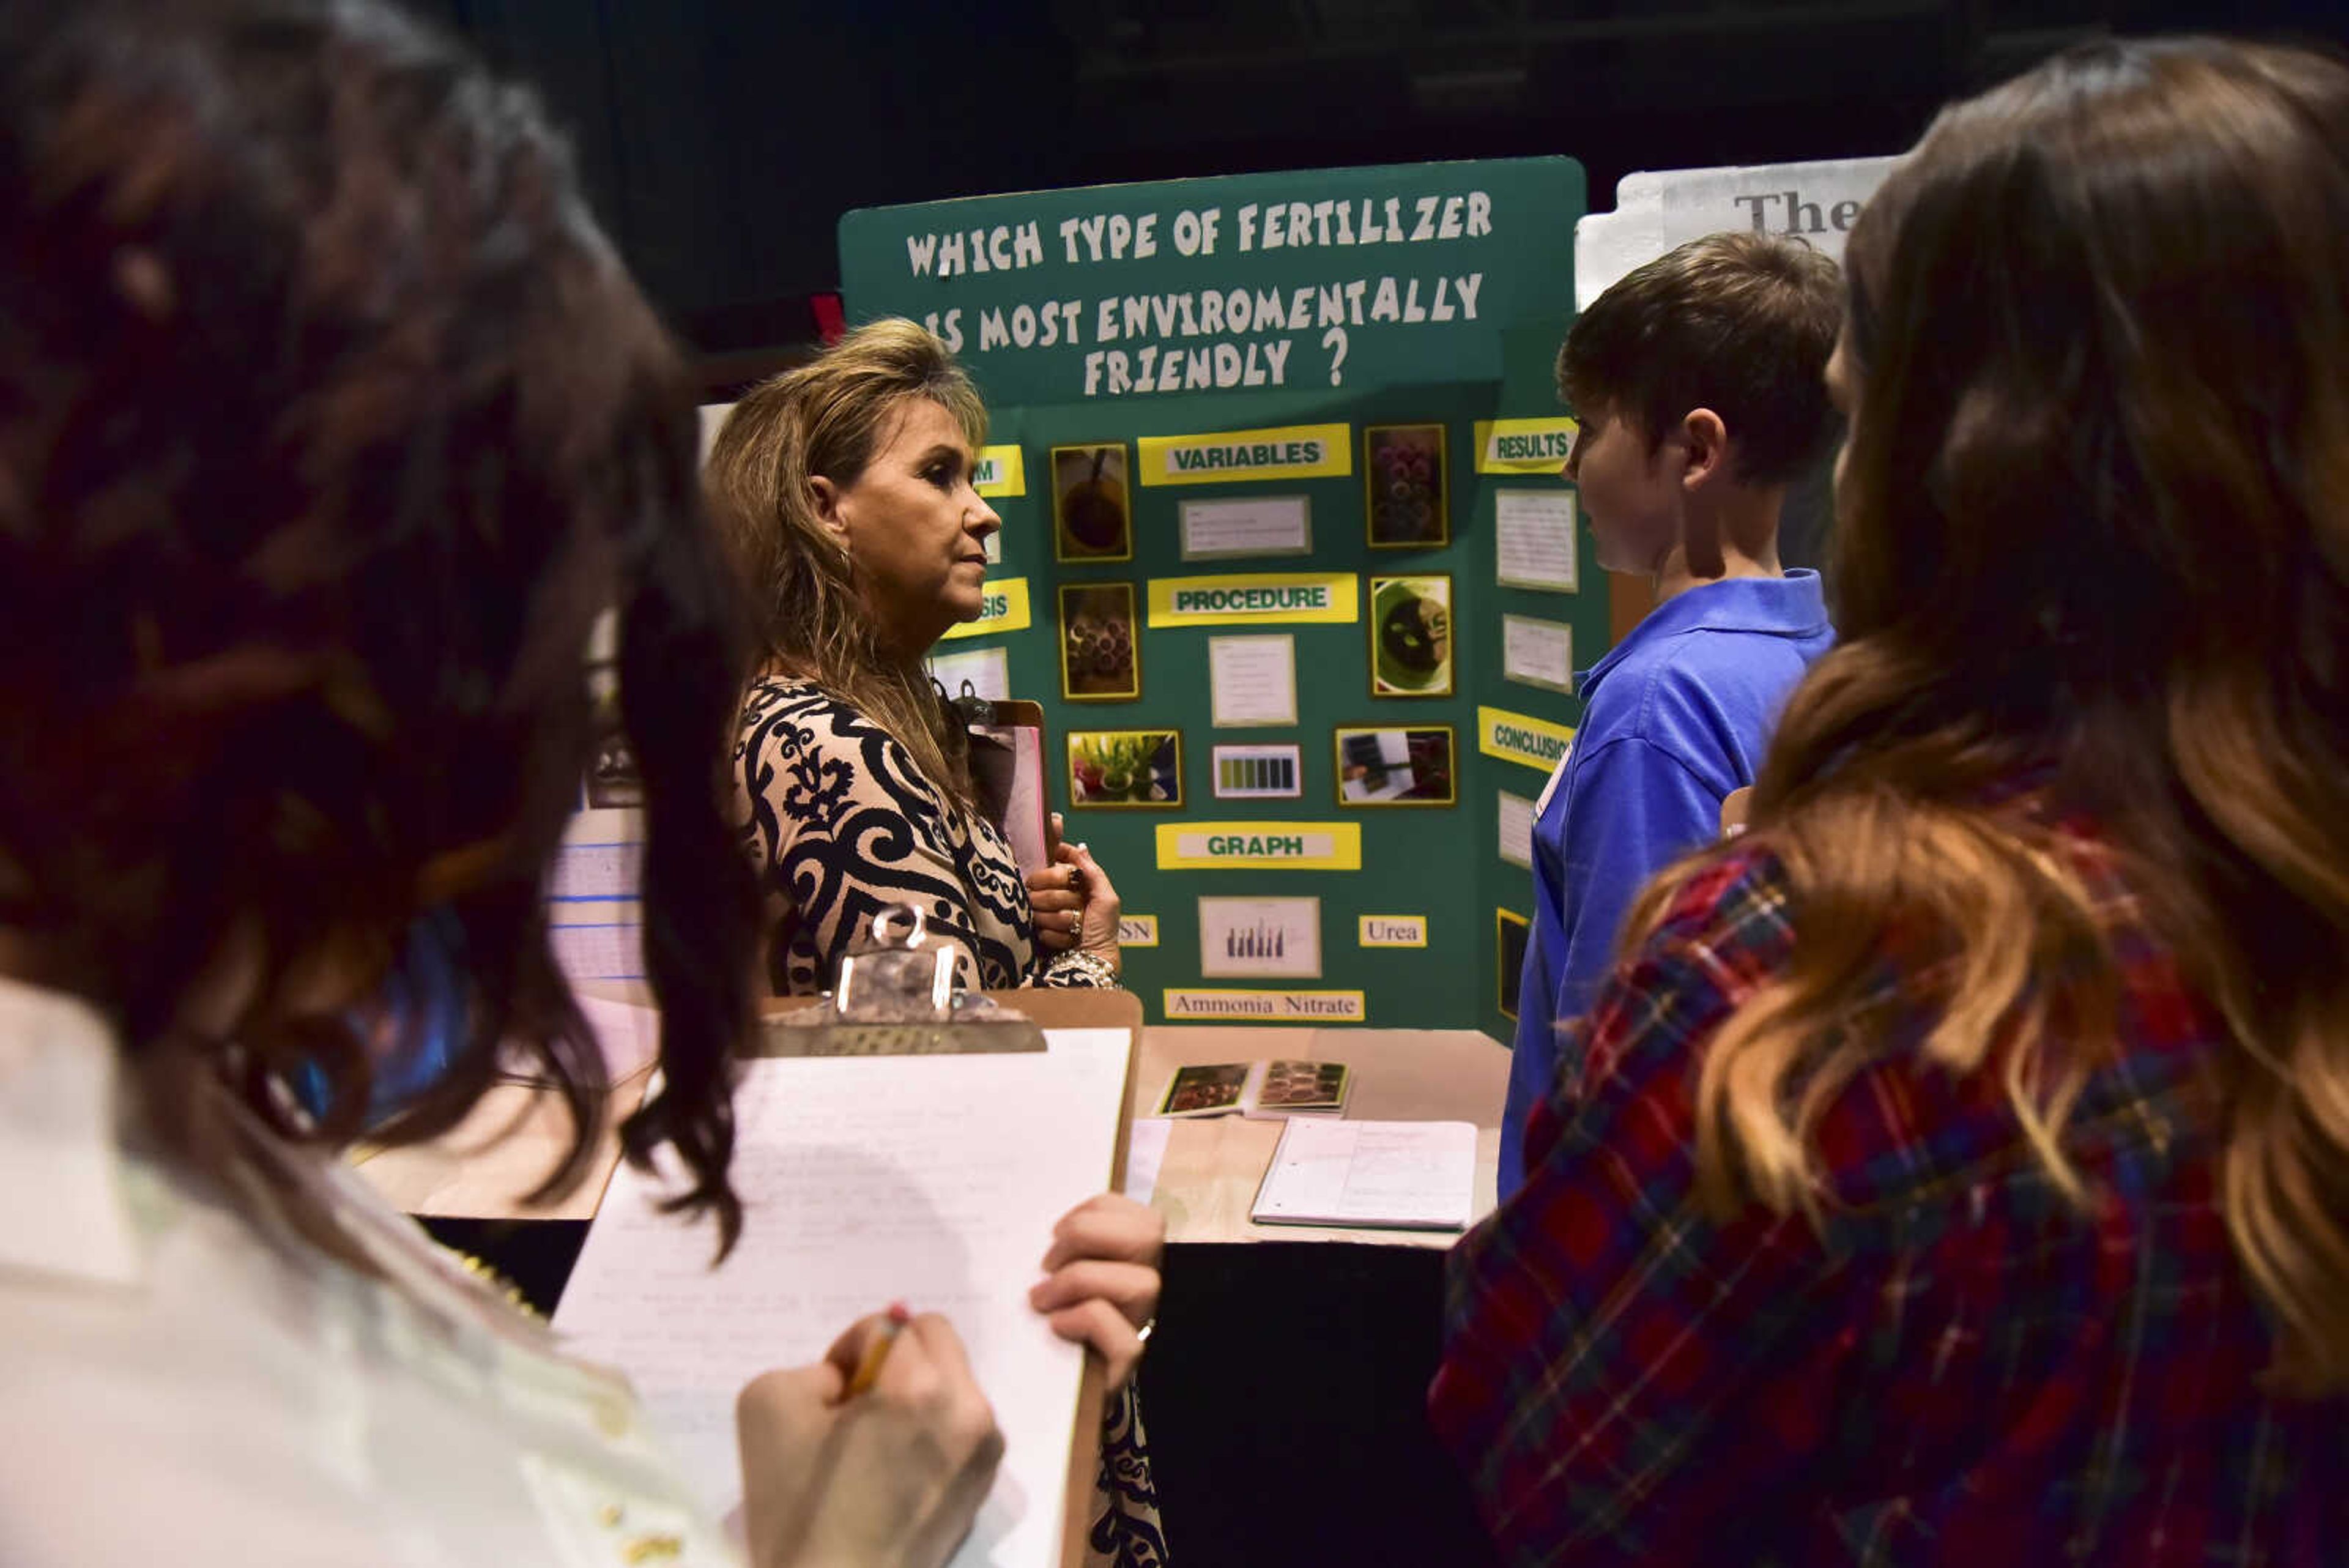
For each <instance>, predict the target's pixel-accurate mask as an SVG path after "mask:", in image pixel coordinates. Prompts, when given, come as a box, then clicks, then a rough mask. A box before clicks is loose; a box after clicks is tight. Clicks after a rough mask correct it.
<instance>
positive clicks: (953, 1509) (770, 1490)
mask: <svg viewBox="0 0 2349 1568" xmlns="http://www.w3.org/2000/svg"><path fill="white" fill-rule="evenodd" d="M886 1322H887V1320H886V1319H885V1318H883V1317H880V1316H874V1317H869V1318H865V1319H864V1320H862V1321H861V1322H859V1323H858V1324H856V1325H855V1326H854V1327H853V1328H851V1329H850V1330H849V1331H848V1332H847V1333H846V1334H842V1335H841V1336H840V1338H839V1339H838V1340H837V1341H835V1342H834V1343H833V1347H832V1349H831V1350H830V1351H828V1352H826V1353H825V1355H824V1359H823V1360H822V1361H820V1362H818V1363H817V1364H815V1365H814V1366H796V1367H792V1368H790V1369H789V1370H786V1371H781V1372H770V1373H768V1374H767V1375H766V1376H762V1377H760V1378H757V1379H756V1380H754V1381H753V1382H751V1383H750V1385H749V1386H747V1387H745V1388H744V1389H743V1390H742V1393H741V1396H740V1398H739V1399H737V1400H736V1402H735V1407H734V1418H735V1426H736V1429H737V1432H738V1434H739V1437H740V1443H741V1450H742V1511H743V1517H744V1522H745V1524H746V1525H747V1527H748V1532H749V1535H750V1561H751V1562H752V1563H754V1564H756V1565H757V1568H801V1565H806V1568H814V1565H817V1564H833V1563H859V1564H864V1563H870V1564H875V1565H885V1568H938V1565H939V1564H941V1563H945V1562H946V1561H947V1558H948V1557H950V1556H952V1555H953V1554H954V1550H955V1548H956V1547H957V1546H958V1545H960V1544H961V1543H962V1539H963V1537H964V1536H966V1535H968V1533H970V1522H971V1521H972V1520H973V1519H975V1518H977V1517H978V1505H979V1504H980V1503H981V1502H983V1501H986V1498H987V1491H988V1488H989V1487H990V1486H992V1485H994V1484H995V1467H996V1465H997V1463H998V1462H999V1460H1000V1459H1002V1458H1003V1434H1002V1433H1001V1432H1000V1431H999V1430H997V1429H996V1425H995V1412H994V1410H993V1409H992V1408H991V1407H989V1406H988V1402H987V1397H986V1396H985V1395H984V1394H982V1393H980V1392H979V1389H978V1383H977V1382H975V1381H974V1380H973V1379H972V1377H971V1374H970V1360H969V1358H968V1356H967V1355H964V1354H963V1347H962V1341H961V1340H960V1339H959V1338H957V1336H956V1334H955V1331H954V1329H953V1328H952V1327H951V1326H950V1325H949V1324H947V1320H946V1319H944V1318H942V1317H938V1316H936V1315H926V1316H923V1317H917V1318H915V1319H913V1320H912V1321H911V1322H909V1323H907V1324H905V1327H904V1328H902V1329H900V1330H899V1331H898V1332H897V1338H896V1342H895V1344H894V1345H890V1347H889V1349H888V1353H887V1355H886V1357H885V1359H884V1360H883V1362H882V1364H881V1375H880V1376H879V1377H878V1378H877V1379H875V1380H874V1384H873V1386H872V1387H871V1388H869V1389H867V1390H866V1391H865V1392H864V1393H862V1394H859V1395H856V1396H855V1397H853V1398H852V1397H849V1395H848V1383H849V1379H850V1378H851V1377H853V1376H855V1372H856V1366H857V1364H858V1363H859V1362H861V1361H862V1360H863V1359H864V1353H865V1350H866V1348H867V1347H868V1346H869V1345H870V1344H871V1343H872V1341H873V1339H874V1336H876V1335H878V1334H884V1333H885V1332H887V1331H886V1329H885V1326H884V1325H885V1324H886Z"/></svg>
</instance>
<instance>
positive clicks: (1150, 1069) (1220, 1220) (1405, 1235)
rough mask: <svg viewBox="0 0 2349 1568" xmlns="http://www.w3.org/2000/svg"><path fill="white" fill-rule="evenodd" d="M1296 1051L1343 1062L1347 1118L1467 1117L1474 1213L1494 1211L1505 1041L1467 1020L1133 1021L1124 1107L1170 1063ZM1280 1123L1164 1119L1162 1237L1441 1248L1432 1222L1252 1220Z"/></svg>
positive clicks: (1152, 1094) (1151, 1092)
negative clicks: (1426, 1225)
mask: <svg viewBox="0 0 2349 1568" xmlns="http://www.w3.org/2000/svg"><path fill="white" fill-rule="evenodd" d="M1265 1057H1288V1058H1298V1057H1301V1058H1304V1059H1305V1060H1308V1061H1314V1062H1343V1063H1344V1064H1346V1065H1347V1066H1348V1067H1350V1068H1351V1069H1352V1070H1353V1083H1352V1086H1351V1088H1350V1090H1349V1092H1348V1095H1347V1100H1346V1115H1347V1116H1348V1117H1349V1118H1350V1119H1353V1120H1357V1121H1398V1122H1401V1121H1412V1122H1469V1123H1473V1124H1474V1125H1475V1127H1476V1129H1477V1131H1476V1206H1475V1213H1476V1215H1477V1217H1478V1218H1480V1219H1481V1218H1482V1217H1483V1216H1485V1215H1486V1214H1488V1213H1490V1212H1492V1209H1493V1185H1494V1177H1495V1171H1496V1170H1497V1169H1498V1168H1499V1163H1500V1147H1501V1132H1500V1126H1501V1104H1502V1100H1503V1097H1504V1096H1506V1094H1507V1092H1508V1086H1509V1052H1508V1048H1507V1047H1506V1046H1505V1045H1503V1044H1500V1043H1499V1042H1498V1041H1495V1039H1494V1038H1493V1037H1492V1036H1491V1035H1489V1034H1485V1033H1479V1032H1478V1031H1476V1030H1474V1029H1272V1028H1265V1027H1262V1026H1258V1025H1247V1024H1238V1025H1234V1024H1182V1025H1167V1024H1154V1025H1153V1026H1151V1027H1150V1028H1147V1029H1145V1030H1143V1032H1142V1057H1141V1061H1140V1063H1139V1064H1138V1065H1137V1067H1136V1069H1135V1073H1134V1077H1135V1082H1136V1090H1137V1098H1136V1100H1135V1105H1134V1109H1135V1111H1136V1112H1137V1114H1146V1113H1147V1112H1149V1111H1151V1110H1153V1109H1154V1108H1156V1106H1157V1105H1158V1102H1159V1099H1160V1097H1161V1096H1163V1095H1164V1093H1165V1090H1166V1081H1167V1079H1169V1078H1170V1077H1172V1076H1174V1070H1175V1069H1176V1068H1178V1067H1191V1066H1197V1065H1200V1064H1206V1063H1214V1062H1253V1061H1257V1060H1259V1059H1261V1058H1265ZM1284 1125H1285V1124H1283V1123H1281V1122H1278V1121H1250V1120H1248V1119H1247V1118H1246V1117H1244V1116H1201V1117H1189V1118H1179V1119H1176V1120H1175V1121H1174V1124H1173V1126H1172V1127H1171V1128H1170V1129H1169V1131H1168V1135H1167V1139H1166V1154H1165V1158H1164V1161H1163V1163H1162V1164H1161V1165H1160V1166H1159V1169H1158V1183H1157V1187H1156V1189H1154V1191H1153V1193H1152V1194H1151V1199H1150V1202H1151V1206H1152V1207H1153V1208H1154V1209H1156V1210H1158V1211H1159V1212H1160V1213H1162V1214H1164V1215H1165V1216H1166V1239H1167V1240H1168V1241H1172V1242H1216V1241H1359V1242H1362V1243H1365V1244H1369V1245H1374V1246H1396V1247H1433V1248H1436V1249H1438V1250H1442V1249H1444V1248H1448V1247H1450V1246H1451V1245H1452V1243H1453V1242H1454V1241H1456V1240H1458V1237H1457V1236H1456V1235H1455V1234H1454V1233H1452V1232H1448V1231H1373V1230H1337V1229H1317V1228H1314V1227H1310V1226H1301V1225H1258V1224H1257V1223H1256V1222H1254V1221H1253V1220H1250V1219H1249V1218H1248V1213H1249V1210H1251V1209H1252V1208H1253V1207H1254V1206H1255V1203H1256V1193H1257V1184H1258V1183H1260V1182H1261V1181H1262V1180H1263V1179H1264V1173H1265V1168H1266V1167H1268V1165H1270V1164H1271V1162H1272V1151H1273V1147H1274V1146H1275V1145H1276V1144H1278V1143H1279V1141H1280V1130H1281V1127H1283V1126H1284Z"/></svg>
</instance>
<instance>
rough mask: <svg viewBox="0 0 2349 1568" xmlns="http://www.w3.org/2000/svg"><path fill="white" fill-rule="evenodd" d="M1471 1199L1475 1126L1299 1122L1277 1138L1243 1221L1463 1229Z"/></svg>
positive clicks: (1390, 1228)
mask: <svg viewBox="0 0 2349 1568" xmlns="http://www.w3.org/2000/svg"><path fill="white" fill-rule="evenodd" d="M1475 1193H1476V1128H1475V1125H1474V1124H1473V1123H1470V1122H1349V1121H1323V1120H1310V1119H1308V1118H1305V1117H1298V1118H1296V1119H1294V1120H1292V1121H1290V1122H1289V1124H1288V1128H1287V1130H1285V1131H1283V1132H1282V1133H1281V1135H1280V1144H1279V1147H1277V1148H1275V1149H1274V1150H1273V1152H1272V1163H1271V1164H1270V1165H1268V1166H1267V1167H1266V1168H1265V1173H1264V1182H1263V1184H1262V1185H1261V1186H1259V1187H1258V1188H1257V1194H1256V1207H1255V1208H1254V1209H1253V1210H1250V1212H1249V1218H1251V1219H1253V1220H1255V1221H1256V1222H1257V1224H1259V1225H1330V1226H1363V1227H1366V1228H1369V1229H1371V1230H1384V1231H1464V1230H1466V1229H1467V1228H1468V1222H1469V1220H1471V1219H1472V1218H1473V1217H1474V1213H1475Z"/></svg>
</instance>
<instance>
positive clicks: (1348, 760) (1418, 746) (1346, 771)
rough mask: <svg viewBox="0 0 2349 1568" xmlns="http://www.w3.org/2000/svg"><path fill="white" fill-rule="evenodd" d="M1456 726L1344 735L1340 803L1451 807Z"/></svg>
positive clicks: (1340, 745) (1340, 736) (1346, 732)
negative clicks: (1453, 731)
mask: <svg viewBox="0 0 2349 1568" xmlns="http://www.w3.org/2000/svg"><path fill="white" fill-rule="evenodd" d="M1453 779H1454V770H1453V761H1452V726H1451V725H1449V724H1428V725H1423V726H1420V727H1418V728H1408V729H1407V728H1405V727H1403V726H1402V725H1396V726H1393V727H1392V728H1379V729H1370V728H1362V729H1352V730H1340V731H1339V732H1338V804H1339V805H1452V804H1453V802H1454V800H1456V799H1457V798H1458V792H1457V791H1456V789H1455V788H1454V783H1453Z"/></svg>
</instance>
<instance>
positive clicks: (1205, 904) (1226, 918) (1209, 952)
mask: <svg viewBox="0 0 2349 1568" xmlns="http://www.w3.org/2000/svg"><path fill="white" fill-rule="evenodd" d="M1199 972H1200V973H1201V974H1202V975H1204V976H1206V978H1208V979H1210V980H1226V979H1237V978H1253V977H1257V976H1267V975H1269V976H1278V977H1282V978H1286V979H1290V980H1318V979H1319V978H1320V976H1321V900H1320V899H1319V898H1202V899H1200V900H1199Z"/></svg>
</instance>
